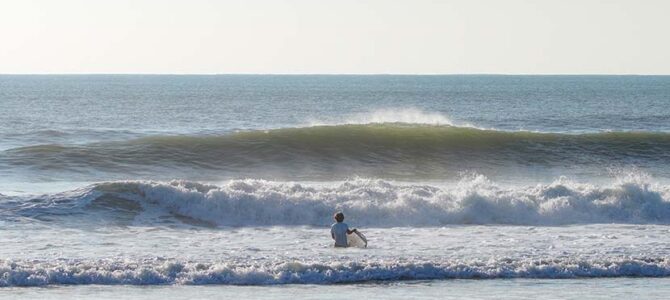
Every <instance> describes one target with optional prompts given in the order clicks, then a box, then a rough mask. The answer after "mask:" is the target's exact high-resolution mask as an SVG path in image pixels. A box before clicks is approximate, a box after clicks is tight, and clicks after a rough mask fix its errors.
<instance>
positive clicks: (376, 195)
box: [3, 176, 670, 227]
mask: <svg viewBox="0 0 670 300" xmlns="http://www.w3.org/2000/svg"><path fill="white" fill-rule="evenodd" d="M17 203H23V204H22V206H20V207H14V208H10V207H7V205H11V203H10V204H7V203H6V204H5V207H3V210H4V211H13V212H14V214H15V215H20V216H24V217H25V216H27V217H34V218H38V219H50V218H51V217H52V216H65V217H67V216H68V215H72V216H76V217H77V219H78V220H80V219H82V216H85V215H87V214H88V213H89V211H91V210H92V209H94V210H100V209H105V210H111V211H114V214H112V217H111V218H116V216H117V215H120V216H122V217H124V218H127V217H128V216H127V213H128V212H132V213H133V215H137V214H139V212H140V211H142V210H149V211H163V212H167V213H168V214H171V215H173V216H175V217H177V218H184V217H185V218H188V219H189V220H193V221H195V223H200V224H212V225H226V226H267V225H315V226H327V225H329V222H330V221H331V215H332V213H333V212H334V211H338V210H341V211H344V212H345V214H346V215H347V219H348V220H352V222H355V223H356V224H357V225H361V226H366V227H395V226H440V225H445V224H515V225H560V224H576V223H581V224H591V223H637V224H670V187H668V186H663V185H653V184H649V183H645V182H644V181H642V180H641V179H630V180H623V181H621V182H618V183H615V184H612V185H611V186H594V185H591V184H581V183H575V182H571V181H568V180H565V179H559V180H557V181H555V182H553V183H551V184H548V185H537V186H530V187H520V188H507V189H505V188H500V187H498V186H496V185H495V184H493V183H491V182H490V181H488V180H487V179H486V178H484V177H483V176H471V177H470V178H467V179H463V180H462V181H461V182H460V183H459V184H458V185H456V186H451V187H436V186H430V185H412V184H397V183H393V182H388V181H383V180H368V179H356V180H351V181H346V182H343V183H340V184H336V185H331V186H310V185H303V184H297V183H283V182H269V181H263V180H233V181H230V182H228V183H227V184H225V185H223V186H216V185H206V184H201V183H195V182H188V181H173V182H169V183H161V182H145V181H125V182H108V183H100V184H96V185H94V186H92V187H90V188H87V189H83V190H80V191H75V192H70V193H66V194H60V195H54V196H48V197H46V198H44V199H43V200H41V201H39V202H38V201H31V202H26V201H18V202H17ZM94 218H98V216H97V215H96V217H94Z"/></svg>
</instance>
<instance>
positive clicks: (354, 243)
mask: <svg viewBox="0 0 670 300" xmlns="http://www.w3.org/2000/svg"><path fill="white" fill-rule="evenodd" d="M347 244H348V245H349V247H357V248H367V247H368V239H367V238H366V237H365V235H363V234H362V233H361V232H360V231H358V230H356V232H354V233H352V234H347Z"/></svg>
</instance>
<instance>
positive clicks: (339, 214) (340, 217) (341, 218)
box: [333, 211, 344, 222]
mask: <svg viewBox="0 0 670 300" xmlns="http://www.w3.org/2000/svg"><path fill="white" fill-rule="evenodd" d="M333 218H335V221H337V222H342V221H344V213H342V212H341V211H338V212H336V213H335V215H334V216H333Z"/></svg>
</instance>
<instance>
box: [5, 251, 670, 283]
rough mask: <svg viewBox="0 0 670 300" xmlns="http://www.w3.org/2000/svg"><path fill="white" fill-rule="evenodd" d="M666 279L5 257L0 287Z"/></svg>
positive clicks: (458, 263) (667, 268)
mask: <svg viewBox="0 0 670 300" xmlns="http://www.w3.org/2000/svg"><path fill="white" fill-rule="evenodd" d="M629 276H634V277H667V276H670V261H668V260H667V259H645V258H625V259H624V258H622V259H610V260H579V259H547V260H512V259H491V260H487V261H477V260H455V261H443V262H431V261H417V262H395V261H390V262H389V261H361V262H348V263H341V262H334V263H322V262H303V261H296V262H285V263H265V264H244V265H235V264H234V263H226V262H180V261H170V260H145V261H128V260H124V261H113V260H98V261H56V262H40V261H8V260H4V261H0V286H5V287H6V286H42V285H54V284H105V285H111V284H130V285H164V284H187V285H202V284H228V285H269V284H335V283H356V282H366V281H380V280H384V281H395V280H427V279H495V278H597V277H629Z"/></svg>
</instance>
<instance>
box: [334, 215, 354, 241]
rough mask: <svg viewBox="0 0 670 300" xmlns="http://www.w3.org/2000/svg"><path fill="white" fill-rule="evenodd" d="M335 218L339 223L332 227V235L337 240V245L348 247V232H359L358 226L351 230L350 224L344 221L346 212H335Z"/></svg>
mask: <svg viewBox="0 0 670 300" xmlns="http://www.w3.org/2000/svg"><path fill="white" fill-rule="evenodd" d="M333 218H334V219H335V221H337V223H335V224H333V226H331V227H330V236H332V237H333V240H335V247H348V246H349V245H348V244H347V234H352V233H354V232H357V230H356V228H354V229H353V230H349V225H347V223H344V214H343V213H342V212H337V213H335V215H334V216H333Z"/></svg>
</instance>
